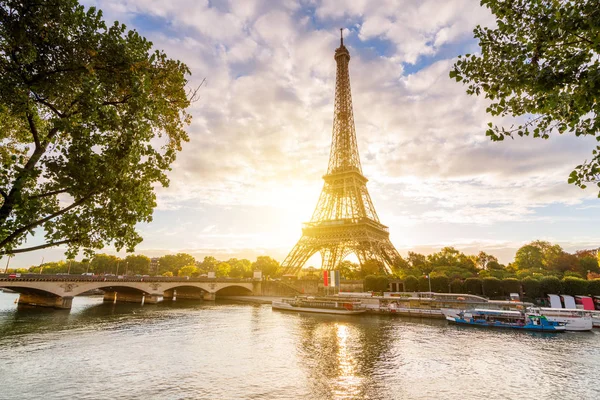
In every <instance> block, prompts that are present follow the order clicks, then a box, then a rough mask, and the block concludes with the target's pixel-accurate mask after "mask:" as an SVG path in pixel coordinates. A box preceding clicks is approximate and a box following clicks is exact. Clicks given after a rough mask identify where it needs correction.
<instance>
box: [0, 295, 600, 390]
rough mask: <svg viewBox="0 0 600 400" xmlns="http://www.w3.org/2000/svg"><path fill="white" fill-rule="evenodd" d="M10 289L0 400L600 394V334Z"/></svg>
mask: <svg viewBox="0 0 600 400" xmlns="http://www.w3.org/2000/svg"><path fill="white" fill-rule="evenodd" d="M17 296H18V295H16V294H9V293H0V399H44V400H47V399H299V398H304V399H434V398H439V399H461V400H464V399H483V398H485V399H486V400H491V399H544V400H547V399H600V379H599V375H598V371H599V369H600V331H595V332H592V333H589V332H588V333H561V334H539V333H524V332H505V331H494V330H481V329H477V328H469V327H457V326H448V325H447V324H446V322H445V321H439V320H425V319H423V320H420V319H407V318H401V317H393V316H375V315H366V316H327V315H314V314H301V313H285V312H278V311H272V310H271V307H270V306H269V305H252V304H243V303H234V302H221V301H217V302H216V303H209V302H207V303H203V304H189V303H188V304H182V303H177V302H175V303H171V304H170V305H168V304H166V303H165V304H157V305H144V306H142V305H127V304H103V303H102V298H101V297H77V298H75V300H74V302H73V309H72V310H71V311H70V312H68V311H56V310H17V308H16V304H14V301H15V299H16V298H17Z"/></svg>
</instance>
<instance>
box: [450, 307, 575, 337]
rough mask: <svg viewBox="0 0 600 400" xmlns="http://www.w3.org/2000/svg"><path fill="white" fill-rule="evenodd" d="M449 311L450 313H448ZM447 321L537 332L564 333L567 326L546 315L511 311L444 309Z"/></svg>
mask: <svg viewBox="0 0 600 400" xmlns="http://www.w3.org/2000/svg"><path fill="white" fill-rule="evenodd" d="M447 311H448V313H447ZM442 312H443V313H444V315H446V314H447V315H446V320H447V321H448V322H451V323H455V324H459V325H470V326H478V327H484V328H504V329H517V330H523V331H536V332H564V331H565V330H566V326H565V325H564V324H562V323H560V322H556V321H550V320H548V318H546V317H545V316H544V315H539V314H538V315H535V314H529V313H525V312H522V311H510V310H508V311H507V310H485V309H474V310H462V311H459V312H458V313H456V310H446V309H443V310H442Z"/></svg>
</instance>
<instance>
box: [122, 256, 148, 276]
mask: <svg viewBox="0 0 600 400" xmlns="http://www.w3.org/2000/svg"><path fill="white" fill-rule="evenodd" d="M125 262H126V263H127V268H128V270H129V273H130V274H132V275H136V274H139V275H147V274H149V273H150V258H148V257H146V256H144V255H141V254H138V255H134V254H130V255H128V256H127V257H125Z"/></svg>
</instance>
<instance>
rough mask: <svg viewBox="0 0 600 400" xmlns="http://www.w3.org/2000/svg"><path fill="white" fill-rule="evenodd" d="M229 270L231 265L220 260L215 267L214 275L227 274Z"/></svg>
mask: <svg viewBox="0 0 600 400" xmlns="http://www.w3.org/2000/svg"><path fill="white" fill-rule="evenodd" d="M230 272H231V265H229V264H228V263H226V262H220V263H218V264H217V266H216V267H215V276H216V277H219V278H220V277H223V276H229V273H230Z"/></svg>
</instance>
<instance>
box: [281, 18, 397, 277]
mask: <svg viewBox="0 0 600 400" xmlns="http://www.w3.org/2000/svg"><path fill="white" fill-rule="evenodd" d="M342 32H343V31H342V30H341V29H340V47H338V48H337V49H336V50H335V55H334V59H335V61H336V65H337V70H336V82H335V109H334V114H333V135H332V141H331V152H330V155H329V165H328V167H327V173H326V174H325V175H324V176H323V180H324V181H325V183H324V185H323V190H322V191H321V195H320V197H319V201H318V202H317V206H316V207H315V211H314V212H313V215H312V218H311V220H310V222H308V223H305V224H304V227H303V229H302V237H301V238H300V240H299V241H298V243H297V244H296V246H295V247H294V248H293V249H292V251H291V252H290V253H289V254H288V256H287V257H286V259H285V260H284V261H283V263H282V266H283V267H285V268H286V273H298V272H299V271H300V269H301V268H302V267H303V266H304V264H305V263H306V261H307V260H308V259H309V258H310V257H311V256H312V255H313V254H314V253H316V252H317V251H318V252H320V253H321V258H322V260H323V268H325V269H328V270H331V269H335V268H336V267H337V265H338V264H339V262H341V261H342V260H343V259H344V258H345V257H346V256H347V255H348V254H350V253H355V254H356V256H357V257H358V260H359V261H360V263H361V265H362V264H363V263H364V262H365V261H367V260H369V259H375V260H378V261H380V262H381V264H382V267H383V270H384V271H385V272H391V267H392V264H393V262H394V260H395V259H396V258H398V257H399V254H398V252H397V251H396V249H395V248H394V246H393V245H392V243H391V242H390V240H389V231H388V228H387V226H385V225H383V224H381V223H380V222H379V217H378V216H377V213H376V212H375V207H374V206H373V203H372V201H371V196H370V195H369V192H368V191H367V181H368V180H367V178H365V177H364V175H363V174H362V167H361V165H360V157H359V154H358V145H357V141H356V130H355V127H354V114H353V111H352V94H351V91H350V73H349V70H348V64H349V63H350V52H349V51H348V49H347V48H346V46H344V38H343V35H342V34H341V33H342Z"/></svg>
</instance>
